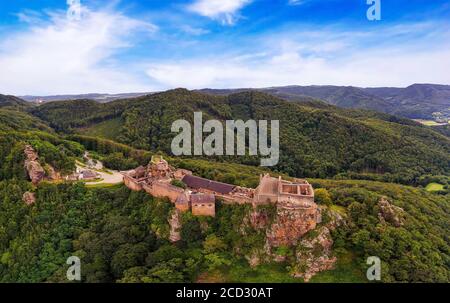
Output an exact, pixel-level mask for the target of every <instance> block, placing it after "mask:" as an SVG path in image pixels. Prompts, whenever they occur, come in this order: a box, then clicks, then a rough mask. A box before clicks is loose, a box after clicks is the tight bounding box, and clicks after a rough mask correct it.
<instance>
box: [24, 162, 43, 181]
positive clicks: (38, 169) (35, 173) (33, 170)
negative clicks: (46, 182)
mask: <svg viewBox="0 0 450 303" xmlns="http://www.w3.org/2000/svg"><path fill="white" fill-rule="evenodd" d="M25 169H26V170H27V174H28V177H29V178H30V180H31V182H32V183H33V184H34V185H37V184H39V182H41V181H42V180H43V179H44V178H45V170H44V168H42V166H41V164H39V162H38V161H28V160H25Z"/></svg>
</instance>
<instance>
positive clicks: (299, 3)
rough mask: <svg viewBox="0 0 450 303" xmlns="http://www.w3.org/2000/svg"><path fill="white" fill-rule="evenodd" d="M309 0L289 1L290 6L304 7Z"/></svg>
mask: <svg viewBox="0 0 450 303" xmlns="http://www.w3.org/2000/svg"><path fill="white" fill-rule="evenodd" d="M307 1H308V0H289V1H288V4H289V5H302V4H305V3H306V2H307Z"/></svg>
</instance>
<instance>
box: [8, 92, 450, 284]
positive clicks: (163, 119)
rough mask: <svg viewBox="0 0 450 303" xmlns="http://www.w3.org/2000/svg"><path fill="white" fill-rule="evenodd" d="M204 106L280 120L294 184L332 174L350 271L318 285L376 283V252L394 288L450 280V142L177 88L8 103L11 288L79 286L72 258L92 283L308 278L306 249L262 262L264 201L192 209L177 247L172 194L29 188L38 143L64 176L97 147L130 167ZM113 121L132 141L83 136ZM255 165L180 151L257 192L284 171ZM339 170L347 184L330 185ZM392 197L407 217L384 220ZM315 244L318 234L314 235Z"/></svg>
mask: <svg viewBox="0 0 450 303" xmlns="http://www.w3.org/2000/svg"><path fill="white" fill-rule="evenodd" d="M109 104H112V105H109ZM199 110H201V111H203V112H204V115H205V117H204V119H209V118H216V119H220V120H225V119H269V120H270V119H280V121H281V126H282V128H281V129H282V131H281V142H282V143H281V148H282V158H281V161H280V165H279V166H277V167H275V168H274V169H275V170H279V171H283V172H284V173H285V174H284V175H283V176H284V178H287V179H289V178H290V177H294V176H298V175H300V176H308V177H318V178H320V179H317V178H316V179H311V178H310V179H309V181H310V182H311V183H312V184H313V185H314V188H315V190H316V202H317V203H318V204H319V205H320V206H321V207H322V208H323V222H322V223H321V225H319V226H318V228H321V227H322V226H325V225H328V224H330V222H333V220H335V218H336V216H337V217H339V218H341V219H340V220H341V221H342V222H341V223H340V225H339V227H337V228H336V229H334V231H333V232H332V239H333V241H334V245H333V251H332V254H333V256H336V257H337V260H338V261H337V263H336V268H335V269H334V270H330V271H324V272H321V273H319V274H318V275H316V276H315V277H314V278H313V279H312V280H311V281H313V282H364V281H366V280H365V275H364V274H365V270H366V269H367V265H366V258H367V257H368V256H373V255H375V256H379V257H380V258H381V259H382V262H383V263H382V264H383V269H382V270H383V274H382V280H383V281H384V282H395V281H408V282H448V281H449V280H450V271H449V267H450V248H449V245H450V239H449V237H448V235H447V234H448V232H447V230H448V225H449V222H450V212H449V208H448V205H449V203H450V197H449V195H448V190H446V191H442V192H437V193H432V192H427V191H426V190H425V189H424V187H425V186H426V185H427V184H428V183H429V182H441V183H442V182H444V181H445V182H448V170H449V162H448V161H449V153H448V151H449V141H448V140H449V139H448V137H446V136H445V135H443V134H439V133H437V132H434V131H432V130H430V129H429V128H427V127H423V126H419V125H417V124H415V123H414V122H411V121H409V120H404V119H399V118H397V117H393V116H388V115H383V114H378V113H374V112H365V111H345V110H342V109H337V108H333V107H330V106H328V105H326V106H322V105H320V103H316V102H314V101H312V102H311V104H309V105H304V104H303V105H299V104H295V103H287V102H286V101H283V100H279V99H276V98H274V97H272V96H269V95H266V94H261V93H255V92H253V93H249V92H243V93H239V94H235V95H231V96H228V97H211V96H208V95H204V94H200V93H195V92H188V91H185V90H174V91H169V92H166V93H161V94H156V95H153V96H146V97H141V98H137V99H132V100H120V101H115V102H113V103H108V104H99V103H95V102H89V101H81V100H80V101H69V102H56V103H49V104H45V105H43V106H40V107H31V108H24V107H15V108H14V107H8V108H4V109H0V159H1V160H2V161H1V162H0V281H2V282H65V281H67V280H66V277H65V273H66V270H67V265H66V263H65V262H66V259H67V258H68V257H69V256H72V255H77V256H79V257H80V258H81V259H82V260H83V261H82V262H83V273H82V275H83V276H82V277H83V281H85V282H195V281H211V282H214V281H223V282H300V281H301V280H299V279H296V278H293V277H292V276H291V275H292V273H293V271H294V270H298V268H301V266H302V265H301V264H299V263H298V261H297V259H296V258H295V257H294V256H295V255H296V254H297V253H298V252H300V251H302V250H303V249H305V248H304V247H302V246H295V247H279V248H278V250H277V254H279V255H280V256H282V257H283V258H284V260H285V261H283V262H281V263H274V262H269V261H264V262H262V263H261V264H260V265H258V266H255V267H251V266H250V265H249V262H248V260H249V258H250V257H251V256H252V255H253V254H254V253H255V252H258V253H260V254H263V253H264V244H265V240H264V239H265V229H255V228H253V227H252V226H249V225H248V223H246V222H248V219H246V218H248V216H250V213H251V212H252V209H251V207H248V206H242V205H222V204H221V203H219V204H218V205H217V209H216V210H217V212H216V217H215V218H202V217H193V216H192V215H190V214H189V213H186V214H184V215H183V217H182V219H181V220H182V229H181V237H182V241H180V242H179V243H178V244H176V245H174V244H171V243H170V241H169V240H168V235H169V222H168V219H169V218H170V216H171V214H172V211H173V205H172V204H171V203H169V202H168V200H166V199H158V198H153V197H151V196H149V195H147V194H145V193H143V192H139V193H135V192H130V191H129V190H128V189H127V188H125V187H124V186H122V185H118V186H115V187H110V188H88V187H86V186H85V185H83V184H82V183H77V182H75V183H65V182H61V181H57V182H42V183H41V184H39V185H38V186H33V185H32V184H31V183H30V182H29V181H28V180H27V177H26V173H25V170H24V160H25V155H24V153H23V151H24V146H25V145H26V144H30V145H32V146H33V148H35V149H36V151H37V152H38V154H39V161H40V162H41V163H42V164H43V165H45V164H49V165H51V166H52V167H54V168H55V169H56V170H58V171H61V172H70V171H73V170H74V168H75V167H74V164H75V161H76V160H79V161H80V160H82V155H83V152H84V151H85V150H89V151H90V152H91V154H92V155H93V156H95V157H97V158H100V159H101V160H103V161H104V164H105V165H107V167H110V168H116V169H128V168H133V167H136V166H137V165H145V164H146V163H148V161H149V160H150V157H151V155H152V154H154V152H155V151H157V150H161V151H163V152H164V151H167V146H168V145H169V144H170V141H171V138H172V136H173V134H170V131H169V130H170V125H171V123H172V121H173V120H174V119H178V118H185V119H187V120H192V112H193V111H199ZM38 117H40V118H38ZM111 121H114V123H116V125H117V126H118V127H119V128H120V131H119V132H118V134H117V137H115V136H114V134H113V133H111V132H108V134H109V135H110V136H113V137H114V139H116V140H117V141H120V142H122V143H117V142H115V141H111V140H105V139H102V138H98V137H89V136H84V135H80V134H78V133H79V132H83V133H87V134H89V133H90V132H91V131H93V130H98V129H97V128H99V126H101V127H102V128H99V129H100V130H101V131H100V133H101V132H102V131H104V129H105V128H104V124H105V123H110V122H111ZM50 126H53V127H54V128H55V129H56V130H57V131H58V132H56V131H54V130H53V129H52V128H50ZM123 143H127V144H130V145H132V146H134V147H139V148H141V149H140V150H138V149H135V148H133V147H131V146H129V145H126V144H123ZM244 158H245V159H244V160H241V159H238V158H234V157H230V158H228V157H222V158H217V159H207V160H205V159H201V158H194V159H189V158H171V157H170V153H169V157H167V159H168V160H169V162H170V164H171V165H174V166H176V167H179V168H186V169H189V170H192V171H193V172H194V173H195V174H196V175H199V176H203V177H206V178H210V179H214V180H218V181H222V182H228V183H233V184H237V185H242V186H247V187H255V186H256V185H257V184H258V178H259V174H261V173H264V172H271V173H272V174H275V175H276V174H277V173H278V172H277V171H273V170H272V171H271V170H268V169H262V168H260V167H257V166H256V165H255V164H257V162H256V161H255V159H253V158H250V157H244ZM232 162H244V163H248V164H251V165H252V166H245V165H242V164H237V163H232ZM288 174H289V175H290V176H288ZM438 175H441V176H438ZM328 176H330V177H331V176H334V177H335V179H333V180H331V179H323V177H328ZM348 177H352V178H372V179H374V178H379V179H381V180H383V179H387V180H393V181H398V182H410V181H411V180H413V179H414V178H417V180H415V183H416V185H419V187H410V186H403V185H398V184H392V183H382V182H375V181H368V180H338V179H345V178H348ZM447 188H448V183H447ZM26 191H29V192H32V193H33V194H34V195H35V197H36V201H35V202H34V203H33V204H31V205H27V204H26V203H25V202H24V201H23V194H24V193H25V192H26ZM383 199H386V200H387V201H389V203H392V205H394V206H396V207H398V208H396V211H397V212H398V214H397V215H398V218H392V217H389V216H385V217H383V216H382V215H380V214H381V213H382V209H381V208H380V207H381V206H380V205H381V204H380V201H381V200H383ZM261 211H263V212H265V211H267V214H268V215H269V214H270V213H271V210H270V209H262V210H261ZM394 219H395V220H394ZM314 236H316V235H315V231H314V230H313V231H311V233H310V234H307V235H306V236H305V238H308V237H314Z"/></svg>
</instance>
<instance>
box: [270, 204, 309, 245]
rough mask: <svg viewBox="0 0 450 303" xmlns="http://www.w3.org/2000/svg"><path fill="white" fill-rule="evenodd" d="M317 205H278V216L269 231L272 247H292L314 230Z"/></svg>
mask: <svg viewBox="0 0 450 303" xmlns="http://www.w3.org/2000/svg"><path fill="white" fill-rule="evenodd" d="M317 215H318V210H317V205H316V204H311V205H309V206H308V207H295V206H290V207H288V206H286V205H283V204H282V203H278V205H277V216H276V219H275V222H274V223H273V224H272V226H271V228H270V229H269V230H268V231H267V240H268V243H269V245H270V246H272V247H279V246H292V245H296V244H297V243H298V241H299V239H300V238H301V237H302V236H303V235H304V234H306V233H307V232H308V231H310V230H312V229H314V228H315V227H316V223H317Z"/></svg>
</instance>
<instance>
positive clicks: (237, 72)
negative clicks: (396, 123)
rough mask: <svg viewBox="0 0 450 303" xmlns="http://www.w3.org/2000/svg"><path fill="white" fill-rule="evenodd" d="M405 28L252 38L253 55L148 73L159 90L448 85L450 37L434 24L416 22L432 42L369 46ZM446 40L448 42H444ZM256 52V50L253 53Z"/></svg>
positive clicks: (158, 66) (160, 66)
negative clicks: (326, 85) (376, 37)
mask: <svg viewBox="0 0 450 303" xmlns="http://www.w3.org/2000/svg"><path fill="white" fill-rule="evenodd" d="M406 28H408V27H403V26H399V27H396V28H392V27H391V28H387V29H386V30H384V31H383V30H380V29H377V31H376V32H358V31H354V32H350V33H349V32H339V31H337V32H331V31H326V30H324V31H321V32H304V33H297V34H296V35H294V34H293V33H284V34H280V33H277V35H276V36H274V37H268V36H264V37H263V38H262V39H261V40H263V41H264V42H261V41H260V40H258V39H254V44H255V47H256V48H258V49H264V50H265V52H264V53H258V55H257V56H255V55H252V53H246V54H241V55H239V56H236V55H234V54H233V55H227V54H223V55H221V56H217V55H216V56H210V57H208V58H198V59H189V60H179V61H175V62H173V61H172V62H158V63H155V64H152V65H151V66H150V67H149V68H148V70H147V74H148V75H149V77H151V78H152V79H153V80H155V81H157V82H158V83H159V84H160V85H161V88H174V87H187V88H191V89H199V88H205V87H210V88H231V87H235V88H236V87H269V86H283V85H319V84H322V85H325V84H334V85H355V86H363V87H364V86H408V85H411V84H413V83H442V84H449V83H450V74H449V73H448V70H450V61H449V60H448V58H450V43H449V42H448V41H450V40H449V39H448V37H449V33H447V32H445V31H441V30H440V28H439V26H437V25H436V24H429V25H423V24H417V25H414V26H410V27H409V28H410V30H411V31H413V32H414V33H416V30H417V29H419V28H422V29H424V30H430V28H434V29H435V31H433V30H431V31H430V32H429V37H430V38H424V39H419V40H414V39H409V40H407V41H402V40H395V39H394V41H393V42H389V44H386V45H382V44H379V43H377V44H374V45H372V46H371V45H370V44H368V43H369V42H370V41H372V40H373V39H374V35H382V36H383V37H386V41H390V39H393V38H392V37H395V36H399V37H400V38H399V39H402V38H403V37H404V35H405V31H406ZM446 37H447V38H446ZM255 54H256V52H255Z"/></svg>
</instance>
